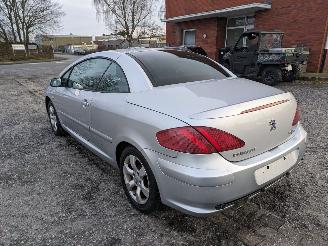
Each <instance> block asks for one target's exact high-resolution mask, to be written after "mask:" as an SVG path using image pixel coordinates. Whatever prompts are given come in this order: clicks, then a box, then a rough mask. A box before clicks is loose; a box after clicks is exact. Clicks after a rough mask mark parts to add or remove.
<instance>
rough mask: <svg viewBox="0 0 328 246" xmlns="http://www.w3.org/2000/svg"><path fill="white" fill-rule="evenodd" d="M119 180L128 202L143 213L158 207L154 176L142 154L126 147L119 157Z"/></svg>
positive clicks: (158, 201)
mask: <svg viewBox="0 0 328 246" xmlns="http://www.w3.org/2000/svg"><path fill="white" fill-rule="evenodd" d="M119 166H120V173H121V182H122V185H123V189H124V192H125V195H126V196H127V198H128V200H129V202H130V204H131V205H132V206H133V207H134V208H136V209H137V210H139V211H140V212H142V213H144V214H149V213H151V212H153V211H155V210H157V209H158V208H159V205H160V195H159V191H158V187H157V183H156V179H155V176H154V174H153V172H152V170H151V168H150V166H149V164H148V162H147V161H146V159H145V158H144V157H143V155H142V154H141V153H140V152H139V151H138V150H137V149H136V148H134V147H132V146H131V147H127V148H126V149H125V150H124V151H123V152H122V154H121V157H120V162H119Z"/></svg>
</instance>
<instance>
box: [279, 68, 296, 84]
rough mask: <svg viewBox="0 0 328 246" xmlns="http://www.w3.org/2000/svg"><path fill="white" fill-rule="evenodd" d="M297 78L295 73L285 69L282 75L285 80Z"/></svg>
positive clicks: (289, 80)
mask: <svg viewBox="0 0 328 246" xmlns="http://www.w3.org/2000/svg"><path fill="white" fill-rule="evenodd" d="M294 80H295V77H294V73H293V72H289V71H285V72H284V73H283V75H282V81H284V82H293V81H294Z"/></svg>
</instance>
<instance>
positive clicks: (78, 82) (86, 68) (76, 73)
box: [67, 58, 111, 90]
mask: <svg viewBox="0 0 328 246" xmlns="http://www.w3.org/2000/svg"><path fill="white" fill-rule="evenodd" d="M110 63H111V62H110V61H109V60H106V59H102V58H96V59H89V60H86V61H83V62H81V63H79V64H77V65H76V66H75V67H74V68H73V70H72V73H71V75H70V77H69V80H68V83H67V87H69V88H74V89H79V90H96V89H97V87H98V85H99V82H100V80H101V77H102V76H103V74H104V73H105V71H106V70H107V68H108V67H109V65H110Z"/></svg>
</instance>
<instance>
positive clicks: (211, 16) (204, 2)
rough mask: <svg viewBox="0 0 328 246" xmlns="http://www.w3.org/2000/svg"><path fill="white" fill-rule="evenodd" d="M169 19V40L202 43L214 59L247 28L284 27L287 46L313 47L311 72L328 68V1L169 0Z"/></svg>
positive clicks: (167, 10)
mask: <svg viewBox="0 0 328 246" xmlns="http://www.w3.org/2000/svg"><path fill="white" fill-rule="evenodd" d="M164 21H165V22H166V23H167V25H166V29H167V30H166V31H167V44H168V45H171V46H178V45H183V44H185V45H199V46H202V47H203V48H204V49H205V50H206V52H207V53H208V54H209V56H210V57H211V58H214V59H217V58H218V49H219V48H223V47H226V46H231V45H233V44H235V42H236V41H237V39H238V37H239V36H240V34H241V33H242V32H244V31H245V30H250V29H261V30H280V31H283V32H285V37H284V44H283V45H284V46H285V47H292V46H296V45H299V44H302V45H304V46H306V47H309V48H310V53H311V54H310V59H309V64H308V71H309V72H319V70H320V67H323V68H324V69H328V65H327V63H328V58H326V60H327V61H326V64H324V63H323V62H324V61H323V59H324V49H325V48H327V49H328V47H325V46H326V40H327V36H328V0H166V17H165V20H164Z"/></svg>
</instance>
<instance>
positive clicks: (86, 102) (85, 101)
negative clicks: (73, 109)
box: [82, 99, 90, 108]
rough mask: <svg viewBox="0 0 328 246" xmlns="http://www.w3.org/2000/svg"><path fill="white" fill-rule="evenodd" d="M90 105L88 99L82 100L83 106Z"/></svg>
mask: <svg viewBox="0 0 328 246" xmlns="http://www.w3.org/2000/svg"><path fill="white" fill-rule="evenodd" d="M89 106H90V103H89V102H88V100H87V99H84V100H83V101H82V107H83V108H86V107H89Z"/></svg>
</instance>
